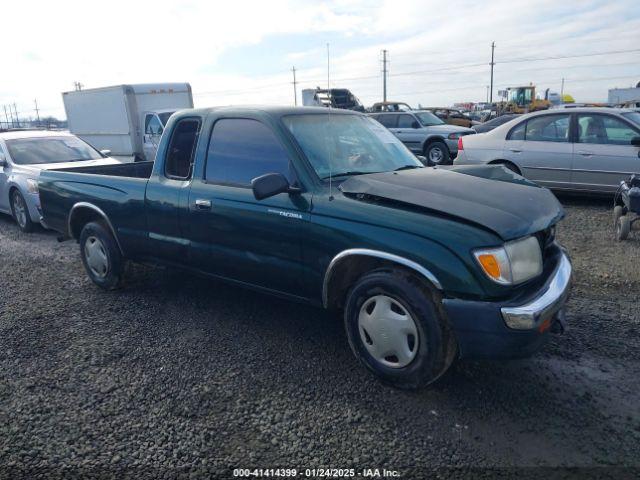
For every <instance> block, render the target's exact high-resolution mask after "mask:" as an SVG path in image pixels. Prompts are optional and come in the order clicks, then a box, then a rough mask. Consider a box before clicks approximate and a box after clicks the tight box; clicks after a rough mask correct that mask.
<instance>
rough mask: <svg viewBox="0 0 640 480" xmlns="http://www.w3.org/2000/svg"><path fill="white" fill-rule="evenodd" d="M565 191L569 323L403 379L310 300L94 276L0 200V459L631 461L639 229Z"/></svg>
mask: <svg viewBox="0 0 640 480" xmlns="http://www.w3.org/2000/svg"><path fill="white" fill-rule="evenodd" d="M562 200H563V203H565V205H566V209H567V219H566V220H565V221H564V222H563V224H562V225H561V226H560V227H559V231H558V236H559V239H560V241H561V242H562V243H563V244H564V245H566V246H567V247H568V249H569V251H570V253H571V255H572V258H573V261H574V267H575V271H576V276H575V279H576V283H575V289H574V293H573V295H572V298H571V300H570V303H569V312H568V321H569V324H570V329H569V331H568V332H567V333H565V334H564V335H562V336H554V337H553V338H552V341H551V342H550V343H549V344H548V345H547V346H546V347H545V348H544V350H543V351H541V352H540V353H538V354H536V355H535V356H534V357H533V358H530V359H526V360H518V361H512V362H463V363H459V364H457V365H455V366H454V368H453V369H452V370H451V371H450V372H449V373H448V374H447V375H446V376H445V377H444V378H443V379H442V380H441V381H440V382H439V383H437V384H436V385H434V386H433V387H432V388H430V389H428V390H424V391H420V392H417V393H415V392H414V393H412V392H403V391H397V390H393V389H391V388H388V387H385V386H383V385H381V384H379V383H378V382H377V381H376V380H374V379H373V378H372V377H371V376H370V375H369V374H367V373H366V372H365V371H364V370H363V368H361V367H360V366H359V365H358V364H357V362H356V361H355V359H354V357H353V356H352V354H351V352H350V351H349V347H348V344H347V341H346V338H345V335H344V333H343V327H342V323H341V321H340V319H338V318H334V317H332V316H330V315H328V314H326V313H324V312H322V311H319V310H315V309H312V308H309V307H306V306H301V305H297V304H292V303H288V302H285V301H281V300H278V299H274V298H271V297H267V296H263V295H260V294H257V293H253V292H250V291H244V290H240V289H236V288H233V287H229V286H226V285H224V284H221V283H218V282H214V281H211V280H208V279H203V278H199V277H193V276H189V275H186V274H183V273H176V272H173V271H167V270H164V269H159V268H149V267H136V268H134V269H133V271H132V275H131V277H132V278H131V281H130V282H129V284H128V286H127V288H126V289H124V290H120V291H117V292H103V291H101V290H99V289H98V288H97V287H94V286H93V285H92V284H91V283H90V281H89V280H88V278H87V276H86V275H85V273H84V271H83V269H82V266H81V263H80V260H79V257H78V251H77V250H78V248H77V245H76V244H74V243H72V242H66V243H57V242H56V239H55V235H54V234H52V233H50V232H44V231H39V232H36V233H34V234H30V235H27V234H23V233H21V232H19V231H18V229H17V227H16V226H15V225H14V224H13V223H12V222H11V221H10V220H9V219H8V218H6V217H4V216H3V217H2V218H0V278H1V279H2V281H1V282H0V285H1V287H0V477H5V478H16V477H18V476H28V477H30V478H35V477H36V476H37V475H38V474H42V476H43V477H45V476H46V477H52V476H53V477H56V476H57V477H69V476H74V475H84V476H101V477H103V476H113V477H114V478H122V477H123V475H125V474H128V475H131V476H136V477H139V478H145V477H149V478H175V477H176V476H185V477H191V478H202V477H209V478H231V477H232V469H233V468H248V467H258V468H260V467H262V468H276V467H288V468H298V469H302V468H305V467H316V468H318V467H342V468H351V467H355V468H356V469H358V470H357V471H360V469H361V468H387V469H392V470H395V471H398V472H399V473H400V475H401V476H402V478H424V476H425V475H426V472H434V471H435V473H437V475H438V476H441V477H459V476H462V475H463V474H468V476H473V477H477V476H480V475H481V474H486V475H490V476H495V475H497V474H501V475H504V476H513V475H515V470H513V469H512V468H513V467H558V466H564V467H588V468H589V469H588V470H582V471H580V474H581V475H586V474H588V473H591V474H594V475H595V476H597V477H601V476H607V475H609V476H612V477H617V478H620V477H622V476H627V475H631V474H632V473H638V471H637V470H635V472H634V470H633V469H637V468H640V388H639V387H640V381H639V378H640V376H639V373H640V348H639V347H640V341H639V338H640V325H639V322H640V314H639V313H638V308H637V304H636V301H637V297H638V292H640V270H639V269H638V258H639V255H640V232H636V233H635V238H633V237H632V238H631V239H630V240H629V241H627V242H625V243H622V244H618V243H615V242H614V241H613V240H612V238H613V237H612V232H611V223H612V222H611V209H610V205H609V202H601V201H595V200H579V199H572V198H563V199H562ZM478 467H481V468H482V467H492V468H495V467H498V468H500V470H490V471H483V470H477V468H478ZM596 467H597V468H596ZM614 467H616V468H617V469H616V468H614ZM620 467H625V468H624V469H620ZM527 471H528V472H530V473H532V474H535V475H538V474H540V473H541V472H542V470H536V469H529V470H524V471H523V470H519V471H518V475H519V476H520V477H521V478H522V474H523V472H527ZM568 472H569V473H571V472H573V473H575V471H574V470H568ZM545 475H546V476H549V475H548V472H547V473H545Z"/></svg>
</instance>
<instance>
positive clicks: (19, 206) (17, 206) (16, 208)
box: [11, 189, 35, 233]
mask: <svg viewBox="0 0 640 480" xmlns="http://www.w3.org/2000/svg"><path fill="white" fill-rule="evenodd" d="M11 213H12V214H13V219H14V220H15V221H16V223H17V224H18V227H19V228H20V230H22V231H23V232H25V233H29V232H33V229H34V228H35V223H34V222H32V221H31V216H30V215H29V207H27V202H26V201H25V199H24V197H23V196H22V193H20V191H19V190H18V189H14V190H13V191H12V192H11Z"/></svg>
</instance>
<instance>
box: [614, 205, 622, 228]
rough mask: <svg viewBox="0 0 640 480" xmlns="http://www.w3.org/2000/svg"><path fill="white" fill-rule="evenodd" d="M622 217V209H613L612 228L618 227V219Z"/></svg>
mask: <svg viewBox="0 0 640 480" xmlns="http://www.w3.org/2000/svg"><path fill="white" fill-rule="evenodd" d="M623 215H624V207H623V206H622V205H616V206H615V207H613V228H617V227H618V219H619V218H620V217H622V216H623Z"/></svg>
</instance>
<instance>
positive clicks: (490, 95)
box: [489, 42, 496, 103]
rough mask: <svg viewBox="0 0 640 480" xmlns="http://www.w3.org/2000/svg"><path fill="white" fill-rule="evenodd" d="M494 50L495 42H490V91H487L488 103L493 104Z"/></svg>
mask: <svg viewBox="0 0 640 480" xmlns="http://www.w3.org/2000/svg"><path fill="white" fill-rule="evenodd" d="M495 48H496V42H491V63H490V64H489V65H491V89H490V90H489V103H493V66H494V65H495V64H496V62H494V61H493V51H494V50H495Z"/></svg>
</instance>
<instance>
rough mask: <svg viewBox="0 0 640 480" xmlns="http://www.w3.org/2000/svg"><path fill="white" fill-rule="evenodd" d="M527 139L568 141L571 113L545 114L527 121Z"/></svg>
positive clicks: (534, 140) (535, 140)
mask: <svg viewBox="0 0 640 480" xmlns="http://www.w3.org/2000/svg"><path fill="white" fill-rule="evenodd" d="M525 140H527V141H532V142H568V141H569V115H544V116H542V117H534V118H531V119H529V120H528V121H527V131H526V133H525Z"/></svg>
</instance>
